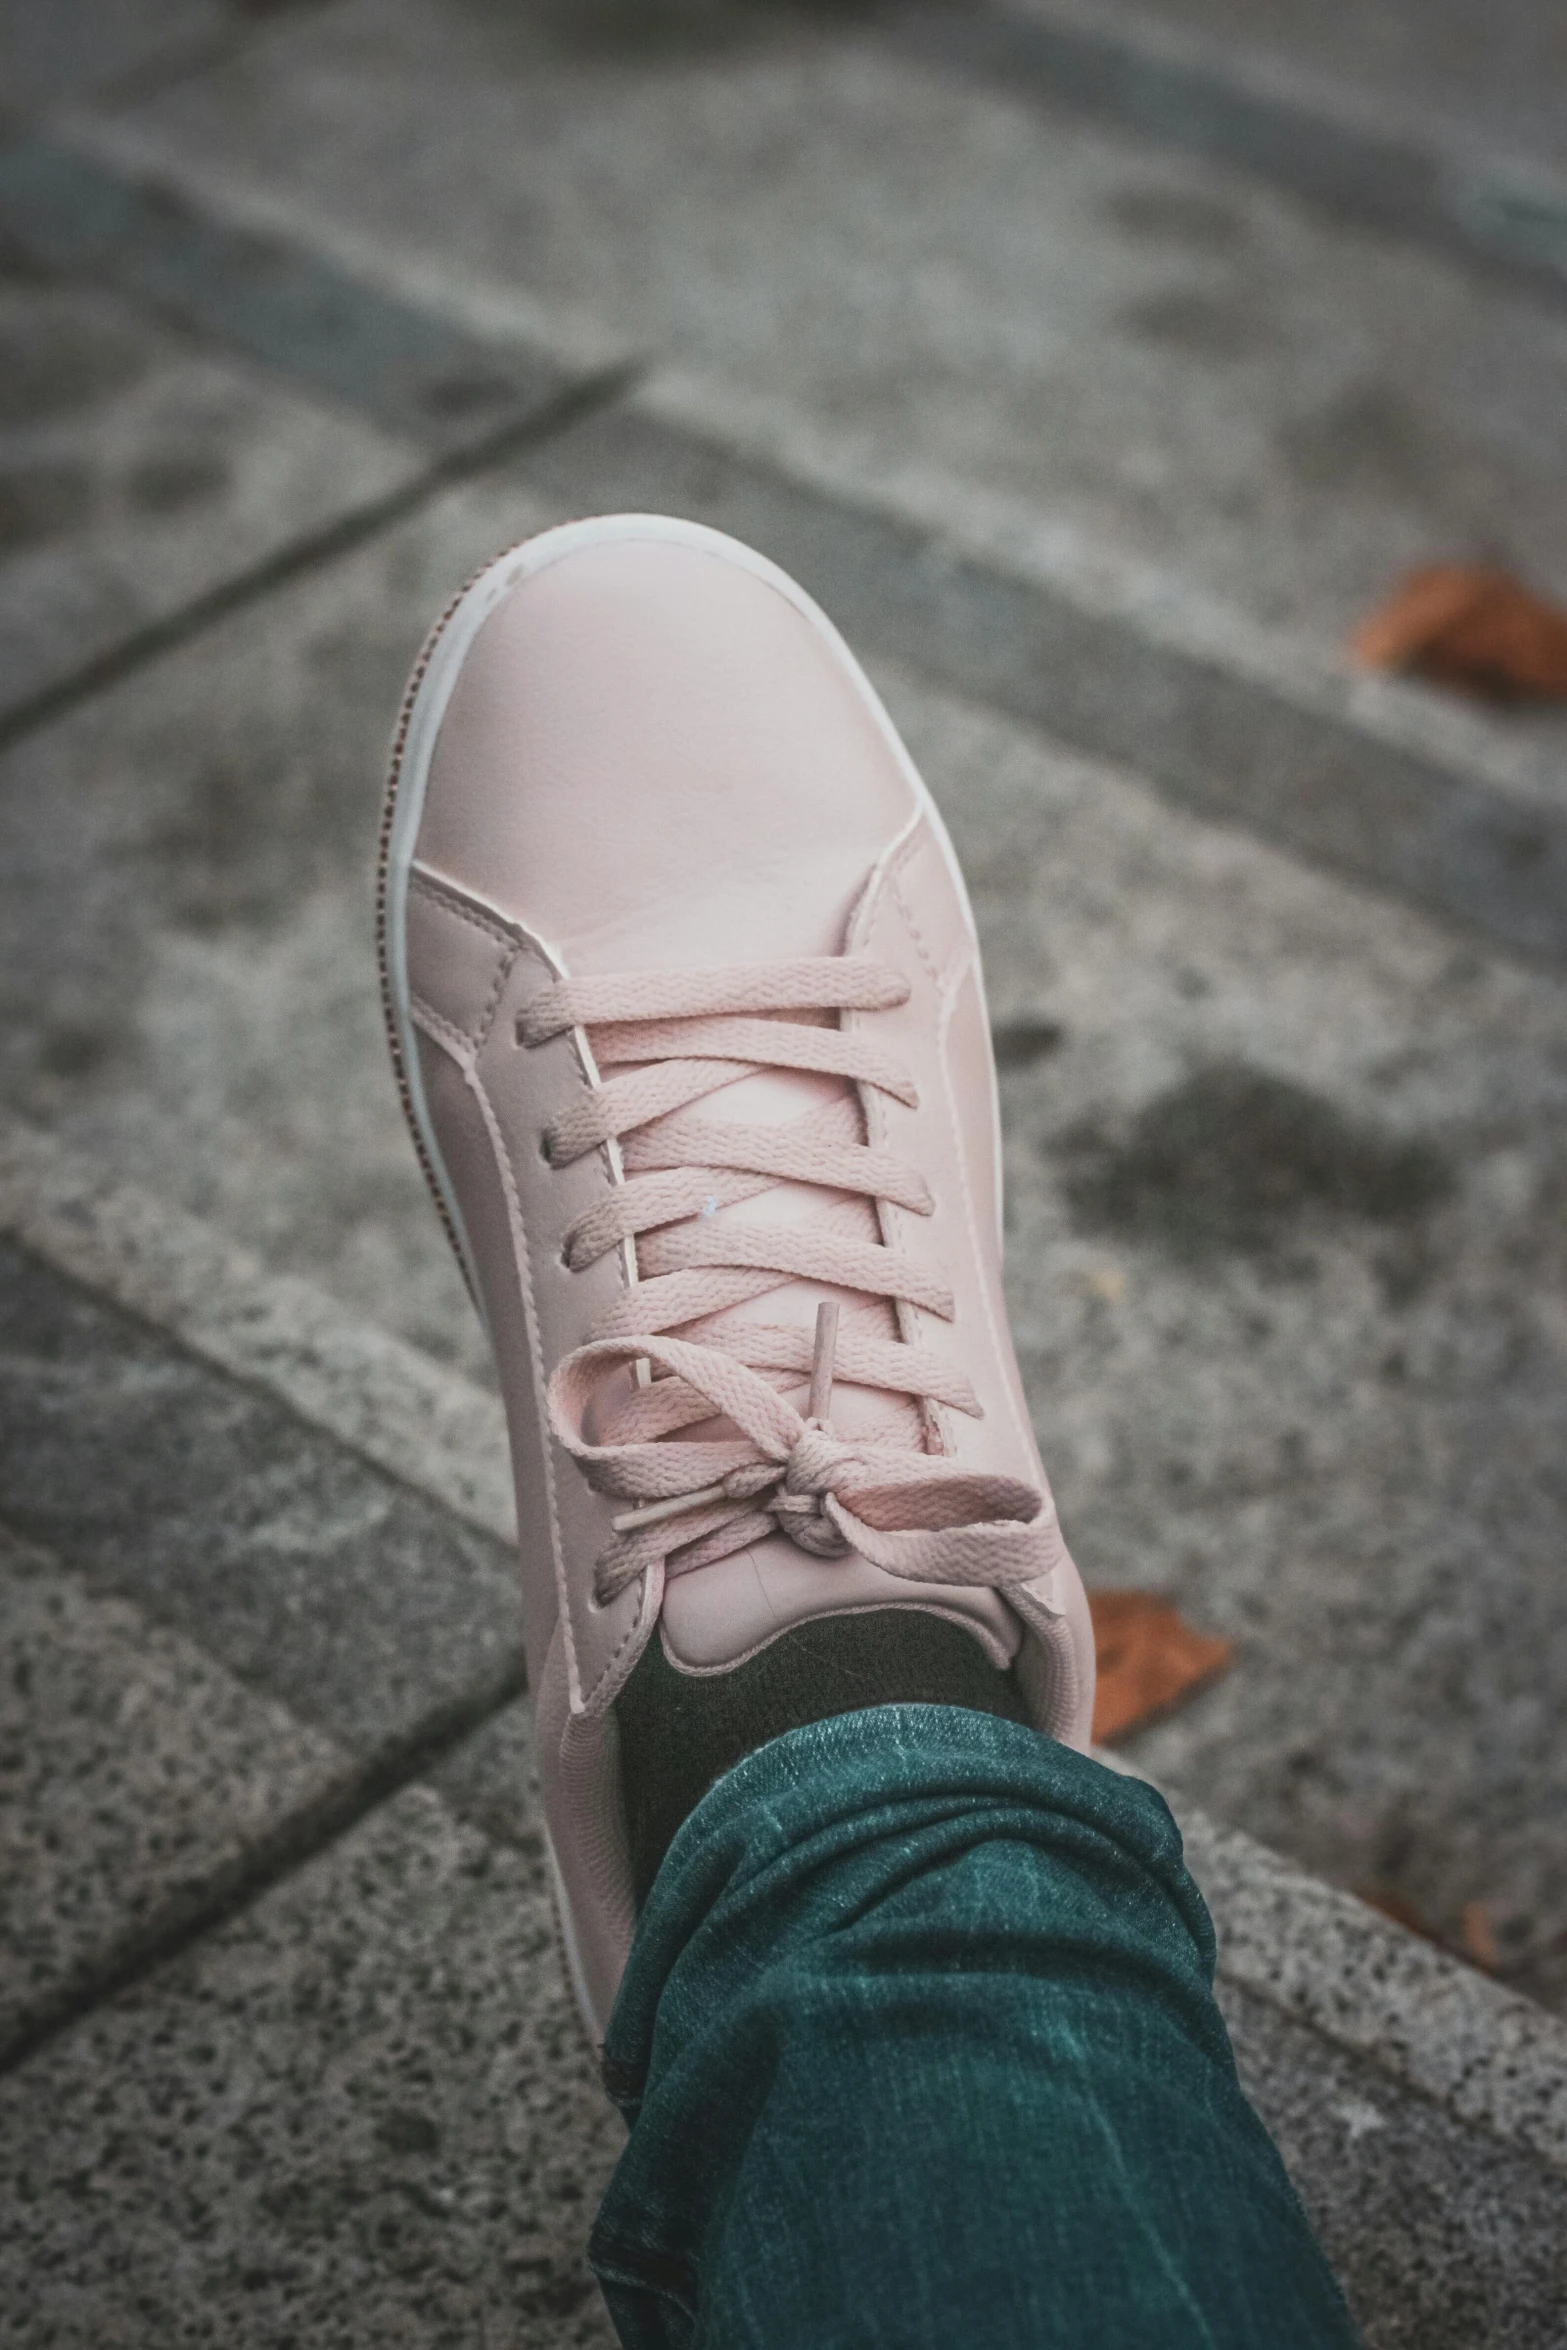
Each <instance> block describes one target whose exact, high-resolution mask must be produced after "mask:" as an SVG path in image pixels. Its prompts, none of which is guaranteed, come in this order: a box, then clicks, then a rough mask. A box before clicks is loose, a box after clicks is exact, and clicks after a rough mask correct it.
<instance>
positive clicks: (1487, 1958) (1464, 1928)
mask: <svg viewBox="0 0 1567 2350" xmlns="http://www.w3.org/2000/svg"><path fill="white" fill-rule="evenodd" d="M1458 1930H1459V1933H1460V1934H1461V1935H1462V1937H1463V1945H1464V1955H1465V1956H1466V1957H1467V1958H1468V1959H1470V1960H1471V1961H1472V1963H1473V1964H1474V1965H1475V1966H1477V1967H1482V1968H1483V1969H1484V1971H1485V1972H1486V1973H1487V1974H1488V1975H1494V1974H1495V1973H1496V1971H1497V1969H1498V1968H1499V1967H1500V1966H1501V1963H1502V1953H1501V1950H1500V1948H1499V1946H1498V1944H1497V1939H1496V1928H1495V1927H1494V1926H1493V1925H1492V1923H1491V1913H1490V1911H1489V1909H1488V1908H1487V1907H1486V1905H1485V1903H1484V1902H1483V1901H1466V1902H1465V1903H1464V1914H1463V1916H1462V1918H1461V1919H1460V1921H1459V1929H1458Z"/></svg>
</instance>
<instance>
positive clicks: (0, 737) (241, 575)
mask: <svg viewBox="0 0 1567 2350" xmlns="http://www.w3.org/2000/svg"><path fill="white" fill-rule="evenodd" d="M635 376H636V370H635V368H634V367H629V366H628V367H617V368H611V369H608V370H606V371H605V372H604V373H603V374H601V375H598V376H594V377H589V378H588V379H587V380H586V381H584V382H579V383H575V384H572V385H570V386H568V387H567V388H566V389H565V390H563V391H561V392H558V393H557V394H555V396H554V397H553V398H551V399H549V400H548V401H546V402H545V403H544V405H543V406H542V407H540V408H537V409H535V410H533V411H531V412H530V413H529V414H527V415H525V416H521V417H514V418H512V419H511V420H510V421H509V422H508V423H506V424H504V425H501V426H499V427H498V428H497V429H496V430H494V431H493V432H489V433H485V434H483V435H482V436H480V437H479V438H478V439H476V440H473V441H469V442H465V443H462V444H459V446H457V447H456V448H454V449H449V450H448V451H447V452H446V453H445V454H444V455H443V456H441V457H438V458H437V459H436V460H435V461H434V463H433V464H431V465H428V466H425V467H424V468H422V469H421V470H420V471H419V472H418V473H416V474H415V475H414V476H413V477H412V478H411V479H410V480H408V481H405V482H400V483H399V484H398V485H397V487H396V488H394V489H391V490H387V491H385V492H383V493H382V495H381V496H379V497H376V498H369V499H366V500H365V501H364V502H363V503H362V504H361V505H358V506H352V507H350V508H349V509H348V510H347V511H346V512H345V513H342V514H339V515H337V516H335V517H334V519H333V520H332V521H331V522H329V523H326V524H324V525H323V526H322V528H321V529H320V530H317V531H311V532H308V533H307V534H306V535H305V536H304V537H302V538H296V539H291V540H290V541H289V542H288V543H287V544H286V545H285V546H282V547H279V548H277V549H276V550H275V551H274V552H273V553H271V554H270V555H264V556H263V557H262V558H261V559H260V561H259V562H256V563H253V564H251V565H249V566H248V567H247V568H246V569H245V570H242V571H238V572H234V573H231V574H230V576H229V577H228V578H227V579H224V580H221V581H219V583H218V584H217V586H216V587H212V588H207V589H205V590H203V592H202V593H201V594H200V595H198V596H194V597H192V598H191V599H190V601H189V602H188V603H184V604H181V605H179V606H178V607H177V608H176V609H175V610H174V611H172V612H168V613H165V614H163V615H162V616H161V617H160V618H159V619H157V620H153V621H150V622H148V624H147V625H146V626H145V627H143V628H138V629H135V630H133V631H132V633H131V634H130V635H128V636H124V637H121V638H120V639H119V640H118V641H117V642H116V643H114V644H112V645H110V646H109V647H108V648H107V649H106V650H105V651H104V652H102V653H99V654H96V655H95V656H94V657H93V659H92V660H90V661H85V662H83V663H82V664H81V666H80V667H79V668H76V669H73V670H69V671H67V672H66V674H65V675H64V676H63V677H59V678H56V679H54V680H53V681H52V682H51V683H50V684H48V685H46V686H44V687H42V688H40V690H39V691H38V692H37V693H33V694H29V695H26V696H24V698H23V699H22V700H20V701H18V702H13V703H12V704H11V705H10V707H9V708H8V709H5V710H0V754H3V753H4V752H6V751H9V750H11V749H13V748H14V746H15V745H16V744H17V743H19V742H22V741H24V740H25V739H26V738H27V737H28V736H29V735H32V734H36V733H38V732H39V731H40V730H41V729H42V728H44V727H46V726H50V725H52V724H54V722H55V721H56V720H57V719H60V718H63V717H65V716H67V715H68V714H69V713H70V712H71V711H72V710H75V709H77V708H79V707H80V705H81V704H82V703H84V702H86V701H90V700H92V699H93V698H94V697H95V696H97V695H98V694H102V693H105V692H107V691H108V690H109V689H110V687H112V686H116V685H118V684H119V683H120V682H121V681H122V680H123V679H124V678H127V677H130V676H133V675H134V674H135V673H136V671H138V670H140V669H145V668H147V667H148V666H150V664H151V663H153V662H155V661H158V660H161V659H162V658H163V656H164V655H165V654H166V653H171V652H174V651H176V650H178V649H179V648H180V647H181V646H183V645H187V644H189V643H191V642H192V640H193V639H195V638H197V637H200V636H203V635H205V634H206V632H207V631H208V630H209V629H212V628H215V627H216V626H217V625H218V623H219V622H220V621H224V620H227V619H229V618H231V617H232V616H233V614H235V613H236V612H242V611H244V610H245V609H246V608H247V607H248V606H249V605H252V604H256V603H259V602H261V601H263V600H264V599H265V598H266V597H268V596H271V595H273V594H275V593H276V592H277V591H278V589H280V588H283V587H287V586H289V585H290V584H291V583H292V582H293V581H295V580H297V579H303V578H305V577H307V576H308V575H309V574H310V573H312V572H315V571H320V570H323V569H325V568H326V567H327V566H328V565H329V564H332V563H336V562H340V561H341V560H342V559H343V558H344V557H345V556H347V555H350V554H352V553H353V552H354V551H355V550H356V549H357V548H359V547H362V546H364V545H366V544H367V543H368V542H369V541H370V540H372V539H375V538H379V537H381V536H382V534H383V533H384V532H386V531H388V530H390V529H392V528H393V527H394V526H395V525H396V524H397V523H400V522H404V521H406V520H407V519H408V518H409V516H410V515H413V514H417V513H418V512H420V511H421V509H422V508H423V507H425V506H427V505H429V504H430V503H431V501H432V500H433V499H435V498H437V497H439V496H440V495H441V493H442V492H443V491H444V490H448V489H452V488H455V487H456V486H457V485H458V484H460V483H462V482H466V481H472V480H475V479H476V478H478V477H479V476H480V475H482V474H485V473H490V472H493V471H495V470H496V469H497V468H498V467H500V466H502V465H504V464H505V463H507V461H508V460H511V459H515V458H517V457H520V456H524V455H526V454H527V452H528V451H529V450H531V449H533V448H536V447H537V446H538V445H539V444H540V443H541V442H543V441H545V440H548V439H549V438H550V437H551V436H552V435H553V434H555V433H559V432H568V431H570V430H571V428H572V427H573V426H574V425H576V424H579V423H581V422H582V421H583V419H584V418H585V417H588V416H590V415H592V414H594V413H595V411H596V410H598V409H600V408H603V407H606V406H609V405H610V404H612V403H613V402H614V401H616V400H619V399H621V398H623V397H624V396H625V394H626V392H627V391H628V390H629V388H630V387H631V385H632V383H633V382H634V380H635Z"/></svg>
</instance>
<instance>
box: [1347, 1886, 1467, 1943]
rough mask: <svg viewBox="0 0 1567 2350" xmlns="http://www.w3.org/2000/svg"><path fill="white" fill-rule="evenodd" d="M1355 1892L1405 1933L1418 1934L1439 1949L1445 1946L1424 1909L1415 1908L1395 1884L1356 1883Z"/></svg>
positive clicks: (1370, 1907)
mask: <svg viewBox="0 0 1567 2350" xmlns="http://www.w3.org/2000/svg"><path fill="white" fill-rule="evenodd" d="M1355 1893H1356V1897H1357V1899H1359V1900H1361V1901H1363V1902H1364V1903H1365V1905H1366V1907H1367V1908H1368V1909H1374V1910H1378V1911H1380V1912H1381V1914H1382V1916H1383V1917H1385V1918H1391V1919H1392V1921H1393V1923H1394V1925H1395V1926H1402V1927H1403V1929H1404V1931H1405V1933H1406V1934H1418V1935H1419V1937H1420V1939H1421V1941H1422V1942H1434V1943H1435V1944H1436V1946H1437V1948H1438V1949H1439V1950H1445V1949H1446V1948H1447V1944H1446V1943H1445V1942H1444V1941H1443V1939H1442V1937H1441V1935H1440V1934H1439V1933H1438V1932H1437V1930H1436V1928H1435V1926H1433V1925H1432V1923H1431V1921H1430V1919H1429V1918H1428V1917H1427V1916H1426V1915H1425V1913H1424V1911H1423V1910H1419V1909H1417V1908H1416V1907H1415V1905H1414V1903H1413V1902H1412V1901H1411V1900H1410V1899H1409V1896H1408V1895H1407V1894H1405V1893H1400V1892H1399V1891H1398V1889H1397V1887H1396V1886H1393V1885H1381V1884H1375V1883H1373V1884H1370V1885H1357V1886H1356V1887H1355Z"/></svg>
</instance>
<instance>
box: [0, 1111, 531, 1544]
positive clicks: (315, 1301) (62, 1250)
mask: <svg viewBox="0 0 1567 2350" xmlns="http://www.w3.org/2000/svg"><path fill="white" fill-rule="evenodd" d="M0 1232H4V1233H6V1234H9V1235H10V1236H11V1237H12V1238H14V1239H15V1240H16V1241H17V1242H18V1243H19V1244H20V1245H21V1246H22V1247H23V1248H26V1249H28V1250H29V1251H30V1252H31V1253H32V1254H33V1255H34V1256H36V1257H41V1258H42V1259H43V1260H44V1261H45V1263H47V1264H49V1265H51V1266H53V1267H54V1269H55V1270H56V1271H57V1272H60V1273H63V1274H65V1275H66V1276H67V1278H68V1279H70V1280H72V1281H75V1282H77V1283H78V1284H79V1285H80V1287H82V1288H83V1289H86V1290H89V1291H91V1292H92V1293H93V1294H94V1295H96V1296H99V1297H104V1298H107V1299H109V1300H110V1301H111V1302H112V1303H113V1304H114V1305H117V1306H119V1307H121V1308H122V1309H123V1310H124V1311H126V1312H128V1313H130V1314H133V1315H135V1316H136V1317H137V1318H138V1319H139V1320H141V1321H143V1322H146V1323H149V1324H150V1325H151V1326H152V1327H153V1328H155V1329H157V1330H161V1331H163V1332H165V1333H166V1334H167V1335H168V1336H170V1337H172V1338H173V1339H175V1340H176V1341H177V1342H178V1343H179V1344H180V1345H181V1346H183V1347H184V1348H185V1349H186V1350H187V1352H189V1353H191V1354H193V1355H195V1356H197V1357H198V1358H200V1359H201V1360H202V1361H205V1362H208V1363H211V1364H212V1365H213V1366H214V1367H215V1368H216V1369H218V1370H220V1371H223V1372H224V1373H226V1374H227V1375H228V1376H229V1377H230V1378H233V1379H238V1380H240V1381H242V1382H243V1383H244V1384H246V1385H247V1386H252V1387H257V1388H260V1389H261V1390H262V1391H263V1392H265V1393H266V1394H268V1395H271V1396H272V1397H274V1398H275V1399H276V1400H278V1401H279V1402H281V1403H283V1404H285V1405H286V1406H287V1407H288V1409H289V1410H291V1411H292V1412H293V1413H294V1414H295V1416H296V1417H297V1418H299V1419H300V1420H303V1421H304V1422H306V1423H307V1425H309V1426H310V1427H313V1428H318V1429H320V1430H322V1431H323V1432H324V1433H325V1434H327V1435H329V1436H332V1437H334V1438H335V1439H336V1440H337V1442H338V1443H340V1444H342V1445H343V1446H345V1447H346V1448H347V1449H348V1450H349V1451H351V1452H354V1453H357V1454H358V1455H359V1456H360V1457H361V1458H362V1459H364V1460H366V1461H368V1462H369V1463H370V1464H371V1466H372V1467H374V1468H376V1469H379V1470H380V1471H382V1472H383V1474H385V1475H387V1476H390V1477H391V1478H393V1479H394V1480H396V1481H397V1482H398V1483H399V1484H403V1485H406V1486H409V1487H411V1488H412V1489H413V1490H414V1491H415V1492H418V1493H422V1494H424V1495H425V1496H426V1497H427V1498H428V1499H430V1500H432V1501H434V1502H436V1503H438V1504H439V1505H440V1506H441V1507H442V1508H444V1509H447V1510H450V1511H451V1512H452V1514H453V1516H455V1517H457V1518H460V1519H461V1520H462V1521H463V1522H464V1523H465V1524H466V1525H470V1526H473V1527H476V1528H477V1529H478V1530H479V1531H480V1532H481V1533H484V1534H488V1535H491V1536H492V1537H494V1538H495V1539H496V1540H498V1541H500V1542H503V1543H506V1544H508V1545H509V1544H511V1543H514V1542H515V1541H516V1504H515V1500H514V1497H513V1491H512V1481H511V1464H510V1458H509V1455H508V1451H507V1443H506V1419H505V1413H504V1411H503V1409H502V1406H501V1403H500V1400H499V1398H498V1397H496V1396H494V1395H490V1394H487V1393H486V1392H485V1390H484V1389H483V1388H480V1387H477V1386H475V1385H474V1384H473V1383H472V1381H470V1380H468V1379H465V1378H463V1377H462V1376H461V1375H460V1374H459V1373H458V1372H456V1371H453V1370H450V1369H448V1368H447V1366H446V1365H445V1364H442V1363H439V1362H437V1361H436V1360H435V1359H434V1358H433V1357H432V1356H429V1355H427V1354H424V1353H423V1352H421V1351H420V1350H419V1349H418V1348H417V1347H413V1346H410V1345H409V1344H408V1343H407V1341H406V1340H404V1339H401V1338H397V1337H394V1336H393V1334H392V1333H391V1332H390V1331H387V1330H383V1329H381V1328H380V1327H378V1326H377V1325H375V1324H372V1323H367V1322H363V1321H360V1320H358V1319H356V1318H355V1317H354V1315H352V1314H351V1313H350V1312H349V1311H348V1309H347V1308H346V1307H344V1306H341V1305H339V1304H338V1302H337V1301H336V1300H335V1299H334V1298H331V1297H329V1296H328V1295H327V1294H326V1293H325V1292H324V1291H322V1290H320V1289H317V1288H316V1287H314V1286H313V1285H312V1284H311V1283H309V1282H307V1281H301V1280H298V1279H296V1278H294V1277H293V1276H291V1275H287V1274H276V1273H268V1272H264V1271H263V1270H262V1269H261V1267H260V1266H259V1265H258V1264H257V1262H256V1260H255V1259H254V1258H253V1257H252V1256H250V1255H249V1254H248V1253H247V1252H246V1251H245V1250H244V1249H242V1248H240V1247H238V1246H237V1245H236V1244H235V1243H234V1242H233V1241H231V1240H228V1239H226V1238H225V1237H223V1236H222V1235H221V1234H219V1233H218V1232H216V1231H214V1229H213V1228H212V1226H211V1225H209V1224H206V1223H204V1222H202V1221H201V1220H200V1219H199V1218H197V1217H195V1216H191V1215H188V1214H186V1213H184V1212H183V1211H182V1210H181V1209H179V1208H176V1207H174V1206H172V1205H170V1204H168V1203H166V1202H164V1201H162V1200H158V1199H154V1198H153V1197H152V1196H151V1195H150V1194H148V1193H146V1192H142V1191H138V1190H136V1189H135V1188H133V1187H131V1186H128V1185H124V1184H120V1183H117V1182H116V1181H115V1180H114V1178H113V1177H112V1175H109V1174H106V1173H105V1172H104V1171H103V1170H102V1169H101V1168H99V1167H97V1166H96V1165H94V1164H92V1163H90V1162H88V1161H87V1160H86V1159H84V1158H82V1157H80V1156H78V1155H76V1154H74V1153H72V1152H70V1151H68V1150H66V1149H64V1148H63V1147H62V1146H61V1145H60V1144H59V1143H58V1142H57V1141H56V1140H55V1139H54V1138H53V1137H52V1136H50V1135H48V1134H46V1133H44V1132H42V1131H41V1130H40V1129H38V1128H37V1127H34V1126H30V1125H28V1124H27V1123H25V1122H24V1121H22V1120H20V1119H16V1118H13V1117H11V1116H10V1115H9V1114H6V1115H4V1116H3V1117H0Z"/></svg>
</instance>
